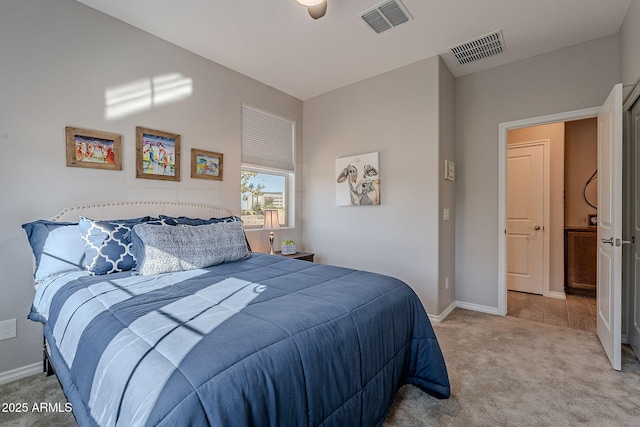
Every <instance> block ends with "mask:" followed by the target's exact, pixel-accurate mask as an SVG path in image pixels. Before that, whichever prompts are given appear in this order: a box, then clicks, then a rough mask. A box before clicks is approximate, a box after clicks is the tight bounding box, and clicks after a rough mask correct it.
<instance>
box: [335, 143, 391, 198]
mask: <svg viewBox="0 0 640 427" xmlns="http://www.w3.org/2000/svg"><path fill="white" fill-rule="evenodd" d="M335 176H336V206H365V205H369V206H371V205H380V182H381V181H380V154H379V153H378V152H377V151H376V152H373V153H366V154H359V155H356V156H348V157H341V158H338V159H336V175H335Z"/></svg>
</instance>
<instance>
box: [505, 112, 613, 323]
mask: <svg viewBox="0 0 640 427" xmlns="http://www.w3.org/2000/svg"><path fill="white" fill-rule="evenodd" d="M600 110H601V107H592V108H585V109H582V110H574V111H567V112H564V113H557V114H550V115H546V116H539V117H532V118H529V119H522V120H515V121H511V122H504V123H500V124H499V125H498V314H499V315H501V316H506V315H507V140H508V131H509V130H511V129H518V128H523V127H531V126H538V125H546V124H551V123H558V122H567V121H572V120H580V119H590V118H592V117H597V116H598V112H600Z"/></svg>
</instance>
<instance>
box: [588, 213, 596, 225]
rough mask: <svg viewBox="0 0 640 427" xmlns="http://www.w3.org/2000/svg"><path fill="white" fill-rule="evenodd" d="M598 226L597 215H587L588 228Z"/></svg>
mask: <svg viewBox="0 0 640 427" xmlns="http://www.w3.org/2000/svg"><path fill="white" fill-rule="evenodd" d="M597 226H598V215H596V214H589V227H597Z"/></svg>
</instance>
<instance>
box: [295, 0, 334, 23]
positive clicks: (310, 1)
mask: <svg viewBox="0 0 640 427" xmlns="http://www.w3.org/2000/svg"><path fill="white" fill-rule="evenodd" d="M296 1H297V2H298V3H299V4H301V5H302V6H305V7H306V8H307V10H308V11H309V15H311V17H312V18H313V19H319V18H322V17H323V16H324V14H325V13H327V0H296Z"/></svg>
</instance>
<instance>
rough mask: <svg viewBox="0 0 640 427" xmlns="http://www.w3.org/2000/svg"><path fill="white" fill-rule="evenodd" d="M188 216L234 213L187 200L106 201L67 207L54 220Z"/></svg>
mask: <svg viewBox="0 0 640 427" xmlns="http://www.w3.org/2000/svg"><path fill="white" fill-rule="evenodd" d="M145 215H149V216H157V215H169V216H188V217H191V218H222V217H226V216H229V215H233V214H232V212H231V211H230V210H228V209H226V208H222V207H220V206H213V205H207V204H202V203H187V202H153V201H147V202H145V201H138V202H105V203H90V204H86V205H80V206H74V207H70V208H65V209H63V210H62V211H60V212H58V214H57V215H56V216H54V217H53V218H52V221H78V217H80V216H84V217H87V218H91V219H120V218H135V217H141V216H145Z"/></svg>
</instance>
